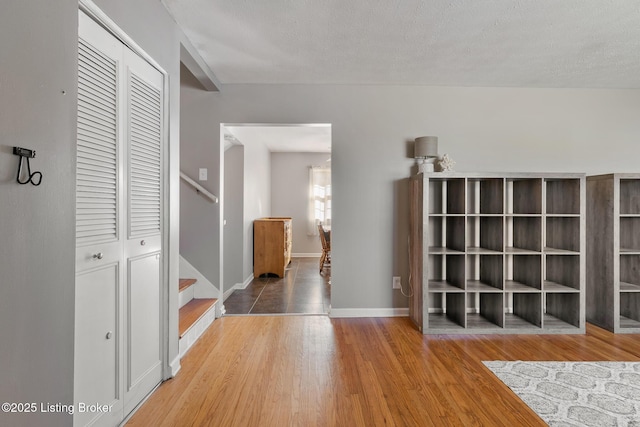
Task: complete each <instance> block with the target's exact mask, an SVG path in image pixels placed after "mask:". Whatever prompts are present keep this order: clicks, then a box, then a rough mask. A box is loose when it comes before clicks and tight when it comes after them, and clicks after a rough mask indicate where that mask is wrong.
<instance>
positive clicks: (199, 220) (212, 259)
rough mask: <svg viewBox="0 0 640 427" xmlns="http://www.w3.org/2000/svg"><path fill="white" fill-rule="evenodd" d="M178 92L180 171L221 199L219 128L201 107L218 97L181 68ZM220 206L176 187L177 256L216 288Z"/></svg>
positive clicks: (187, 190) (191, 190) (187, 188)
mask: <svg viewBox="0 0 640 427" xmlns="http://www.w3.org/2000/svg"><path fill="white" fill-rule="evenodd" d="M180 70H181V75H180V78H181V89H180V120H181V121H180V153H181V154H180V170H182V171H183V172H184V173H186V174H187V175H188V176H189V177H191V178H192V179H194V180H195V181H197V182H198V183H199V184H200V185H202V186H203V187H204V188H206V189H207V190H209V191H210V192H211V193H213V194H215V195H216V196H217V197H218V198H220V197H221V193H222V192H221V191H220V174H219V173H218V170H219V165H220V146H219V145H218V140H219V134H220V124H219V123H217V124H216V123H215V122H212V121H211V120H210V117H209V114H208V112H207V109H206V108H203V103H204V102H205V101H206V100H207V99H209V97H211V96H216V95H218V94H216V93H214V92H207V91H205V90H204V89H203V88H202V86H201V85H200V83H199V82H198V81H197V80H196V79H195V77H194V76H193V75H192V74H191V73H190V72H189V71H188V70H187V69H186V68H185V67H184V66H181V67H180ZM200 168H206V169H207V170H208V173H207V181H200V180H199V179H198V171H199V169H200ZM221 200H222V199H221ZM222 206H223V203H222V201H221V202H220V203H213V202H211V201H210V200H209V199H207V198H205V197H204V196H202V195H201V194H198V193H196V191H195V190H194V189H193V188H192V187H190V186H189V185H187V184H185V183H184V182H183V181H182V182H181V184H180V219H181V224H182V225H184V226H182V227H181V229H180V255H182V256H183V257H184V258H185V259H186V260H187V261H189V263H190V264H191V265H193V266H194V267H195V268H196V269H197V270H198V271H199V272H200V273H202V274H203V275H204V276H205V277H206V278H207V279H208V280H209V281H210V282H211V283H213V284H214V285H215V286H217V287H220V275H219V272H220V262H219V257H220V233H219V230H218V228H219V227H218V224H219V221H220V209H222Z"/></svg>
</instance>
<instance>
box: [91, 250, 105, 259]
mask: <svg viewBox="0 0 640 427" xmlns="http://www.w3.org/2000/svg"><path fill="white" fill-rule="evenodd" d="M103 257H104V254H103V253H102V252H98V253H97V254H93V259H102V258H103Z"/></svg>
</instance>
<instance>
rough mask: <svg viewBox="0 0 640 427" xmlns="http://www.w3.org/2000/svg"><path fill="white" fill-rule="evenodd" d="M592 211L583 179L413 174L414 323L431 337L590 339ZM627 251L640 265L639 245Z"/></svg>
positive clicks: (581, 176)
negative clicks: (587, 289) (585, 335)
mask: <svg viewBox="0 0 640 427" xmlns="http://www.w3.org/2000/svg"><path fill="white" fill-rule="evenodd" d="M639 182H640V181H639ZM639 185H640V184H639ZM639 194H640V193H639ZM639 205H640V203H639ZM585 208H586V181H585V175H584V174H542V173H541V174H529V173H526V174H525V173H501V174H497V173H495V174H494V173H455V172H438V173H426V174H419V175H416V176H414V177H412V178H411V219H410V221H411V228H410V233H411V239H410V249H411V254H410V263H411V266H410V269H411V282H412V283H411V285H412V289H413V293H412V297H411V298H410V306H409V312H410V317H411V319H412V320H413V321H414V323H415V324H416V325H417V326H418V328H419V329H420V330H421V331H422V332H423V333H425V334H476V333H496V334H515V333H518V334H521V333H539V334H549V333H558V334H560V333H562V334H567V333H584V332H585V311H586V309H585V281H586V279H585V269H586V263H585V247H586V236H585V229H586V223H585V215H584V213H585ZM638 211H639V212H638V215H637V218H636V219H637V220H638V223H637V227H638V229H639V230H640V209H638ZM627 246H629V247H630V249H636V250H637V252H632V253H634V254H635V255H636V256H637V257H636V258H635V259H634V258H629V259H628V262H633V261H634V260H635V262H637V263H638V266H640V238H639V239H638V240H637V241H630V242H629V245H627ZM638 274H639V277H637V278H636V279H637V280H636V279H633V280H636V282H635V283H638V284H640V272H639V273H638ZM630 280H631V279H630ZM633 280H631V281H630V283H634V282H633ZM638 291H639V292H638V293H636V294H635V296H637V297H639V298H640V286H638ZM628 300H629V301H630V302H629V305H632V304H634V303H635V304H636V306H637V304H638V303H639V302H640V299H637V300H632V299H631V298H628ZM639 324H640V322H639Z"/></svg>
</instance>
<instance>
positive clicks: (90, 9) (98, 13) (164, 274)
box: [78, 0, 179, 415]
mask: <svg viewBox="0 0 640 427" xmlns="http://www.w3.org/2000/svg"><path fill="white" fill-rule="evenodd" d="M78 7H79V9H80V10H81V11H83V12H84V13H86V14H87V15H88V16H89V17H91V18H92V19H93V20H94V21H96V22H97V23H98V24H100V25H101V26H102V27H104V28H105V29H106V30H107V31H109V32H110V33H111V34H112V35H113V36H114V37H115V38H117V39H118V40H120V41H121V42H122V43H123V44H124V45H125V46H126V47H128V48H129V49H131V50H132V51H133V52H134V53H135V54H137V55H138V56H140V57H141V58H142V59H144V60H145V61H146V62H148V63H149V64H150V65H151V66H152V67H153V68H155V69H156V70H158V72H160V73H161V74H162V76H163V81H164V82H163V84H164V87H163V91H164V101H163V102H164V105H163V110H164V117H163V127H164V129H163V132H162V133H163V138H164V144H165V146H164V147H163V150H162V164H163V172H164V173H163V174H162V175H163V177H162V216H161V218H160V224H161V225H160V227H161V242H162V243H161V247H162V256H161V260H160V262H161V283H162V286H161V288H162V291H161V295H160V313H161V315H160V316H161V323H160V328H161V343H162V352H161V353H162V371H163V372H162V378H163V379H168V378H171V377H173V376H174V374H175V373H176V372H177V370H178V369H179V366H178V367H176V366H173V368H172V366H171V365H172V361H171V360H170V357H169V348H170V344H169V340H170V336H169V330H170V325H169V318H170V316H169V313H170V312H169V289H170V288H169V286H170V284H169V279H170V275H169V270H170V268H169V267H170V265H171V263H170V262H169V254H170V251H169V241H170V233H169V232H170V224H169V209H170V192H169V189H170V182H169V164H170V163H169V151H170V149H169V148H170V147H169V141H170V139H169V115H170V114H169V74H168V73H167V72H166V71H165V70H164V69H163V68H162V67H161V66H160V64H158V63H157V62H156V61H155V60H154V59H153V58H152V57H151V56H149V55H148V54H147V53H146V52H145V51H144V50H143V49H142V48H141V47H140V46H139V45H138V44H137V43H136V42H135V41H134V40H133V39H132V38H131V37H129V36H128V35H127V34H125V33H124V31H122V29H121V28H120V27H119V26H118V25H117V24H116V23H115V22H114V21H113V20H112V19H111V18H109V17H108V16H107V15H106V14H105V13H104V12H103V11H102V10H100V8H99V7H98V6H97V5H96V4H95V3H94V2H93V1H91V0H79V1H78ZM178 363H179V362H178ZM125 415H126V414H125Z"/></svg>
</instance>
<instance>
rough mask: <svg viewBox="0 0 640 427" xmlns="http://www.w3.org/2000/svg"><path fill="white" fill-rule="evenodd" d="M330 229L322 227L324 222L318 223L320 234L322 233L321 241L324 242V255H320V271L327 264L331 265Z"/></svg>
mask: <svg viewBox="0 0 640 427" xmlns="http://www.w3.org/2000/svg"><path fill="white" fill-rule="evenodd" d="M329 233H330V232H329V231H326V230H325V229H324V227H322V223H320V224H318V234H320V243H322V255H320V273H322V269H323V268H324V266H325V265H331V237H329V236H330V234H329Z"/></svg>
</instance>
